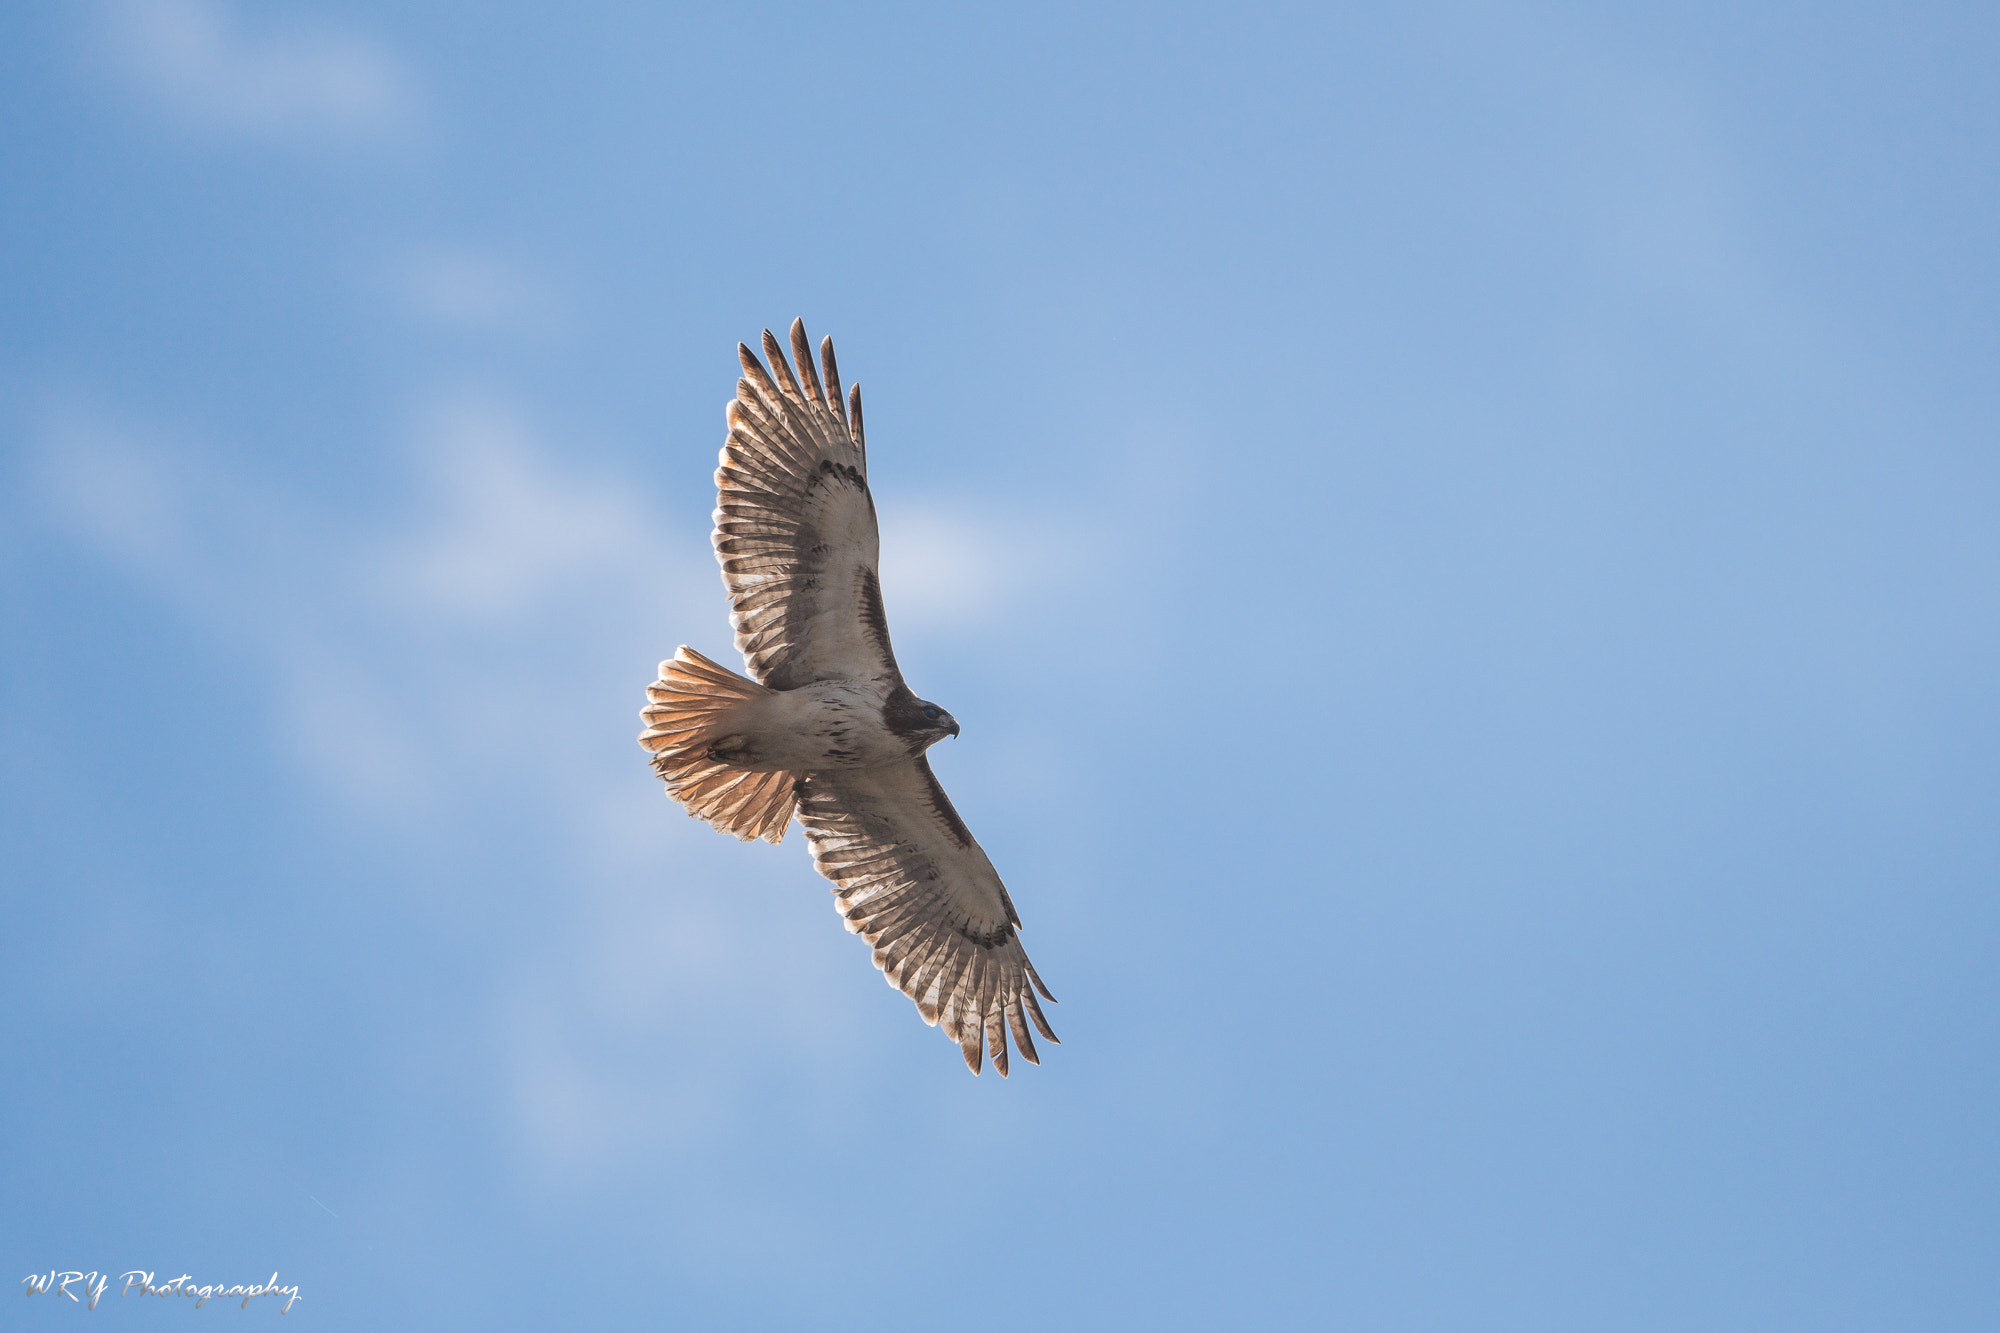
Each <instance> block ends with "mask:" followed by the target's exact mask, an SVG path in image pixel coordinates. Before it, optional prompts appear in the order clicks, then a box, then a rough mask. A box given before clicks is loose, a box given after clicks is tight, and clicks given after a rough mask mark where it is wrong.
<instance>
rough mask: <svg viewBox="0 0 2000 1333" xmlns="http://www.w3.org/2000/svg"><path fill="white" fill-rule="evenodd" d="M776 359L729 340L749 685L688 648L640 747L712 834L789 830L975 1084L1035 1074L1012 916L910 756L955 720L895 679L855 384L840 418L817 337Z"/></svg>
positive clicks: (729, 486) (728, 564)
mask: <svg viewBox="0 0 2000 1333" xmlns="http://www.w3.org/2000/svg"><path fill="white" fill-rule="evenodd" d="M791 333H792V355H793V358H794V359H795V360H796V361H797V363H798V373H797V374H796V375H794V374H793V372H792V365H791V363H789V362H787V361H786V360H785V353H784V349H783V347H781V346H780V345H779V342H778V340H777V339H776V338H774V337H773V336H771V332H770V330H768V329H766V330H765V331H764V354H765V356H766V357H768V358H769V360H770V368H769V369H768V370H767V369H766V368H765V366H764V363H763V362H761V361H759V360H758V359H757V356H756V354H755V353H754V352H752V351H751V350H750V349H749V348H748V347H746V346H744V345H743V344H741V343H738V344H737V348H736V351H737V356H738V359H739V360H741V362H742V364H743V378H742V379H740V380H738V381H737V382H736V397H735V399H734V400H733V401H732V402H731V403H730V404H729V410H728V418H729V439H728V442H727V443H725V444H724V445H723V446H722V460H721V466H720V467H719V468H717V469H716V473H715V485H716V492H717V494H716V504H715V533H714V538H713V540H714V543H715V557H716V559H717V560H719V561H720V562H721V564H722V583H723V587H724V588H725V589H726V590H727V592H728V594H729V606H730V610H729V623H730V625H731V627H732V628H733V629H734V630H735V631H736V647H737V650H738V651H740V652H741V653H742V654H743V660H744V664H745V666H746V667H747V668H748V670H749V672H750V675H751V677H753V679H745V678H744V677H742V676H739V675H737V674H736V673H735V672H734V671H731V670H729V669H728V668H727V667H724V666H720V665H718V664H717V663H715V662H712V661H710V660H709V659H708V658H706V657H703V656H702V655H701V654H700V653H697V652H695V651H694V650H693V649H691V648H687V647H682V648H678V649H676V650H675V652H674V655H673V657H672V658H671V659H670V660H668V661H665V662H662V663H660V678H659V679H658V680H656V681H654V682H653V683H652V684H651V685H650V686H648V687H647V690H646V695H647V698H648V700H649V701H650V702H648V704H647V705H646V707H645V709H644V710H643V711H642V712H641V714H640V716H641V717H642V718H644V719H645V722H646V730H645V732H644V733H643V734H641V735H640V737H639V744H641V745H643V746H645V747H646V749H648V750H650V751H651V752H652V756H653V768H654V769H655V770H656V771H657V772H658V773H659V775H660V776H661V777H662V778H664V779H665V780H666V783H667V790H668V791H669V792H670V793H672V795H673V797H674V799H675V800H677V801H679V802H680V803H681V804H682V805H684V806H686V807H687V812H688V813H689V814H690V815H693V816H695V817H696V818H699V819H705V820H707V821H708V822H709V823H711V824H713V825H714V826H715V827H716V828H718V829H720V830H722V831H723V832H725V833H734V834H736V835H737V836H738V837H740V838H742V839H744V840H745V841H748V840H750V839H752V838H763V839H765V840H766V841H768V842H774V843H775V842H780V841H782V840H783V839H784V836H785V829H786V826H787V825H788V824H790V822H791V819H792V816H793V815H794V814H796V815H797V816H798V819H799V822H800V823H801V824H803V825H805V830H806V842H807V843H808V844H809V845H810V847H811V849H812V857H813V864H814V865H815V866H816V867H817V868H818V869H819V872H820V874H822V875H824V876H826V877H827V878H828V879H830V880H832V881H833V885H834V889H833V894H834V899H835V901H836V903H837V904H838V906H839V910H840V914H841V916H842V918H843V919H844V920H845V921H846V923H847V928H848V930H850V931H852V932H853V933H855V934H857V935H860V936H861V937H862V938H864V939H866V940H867V941H868V943H869V944H871V945H872V946H874V950H875V966H876V967H878V968H880V969H881V970H882V974H883V976H884V977H885V978H886V979H887V980H888V982H889V984H890V985H892V986H895V987H896V988H897V989H899V990H901V991H902V992H903V994H905V995H907V996H909V997H910V998H911V999H912V1000H914V1001H916V1005H917V1012H918V1013H920V1014H922V1015H923V1019H924V1021H925V1022H926V1023H929V1024H932V1025H933V1026H937V1027H941V1028H943V1030H944V1032H945V1034H946V1035H947V1036H949V1037H951V1038H952V1039H953V1040H954V1041H956V1042H957V1043H958V1045H959V1050H960V1052H961V1053H962V1054H963V1055H964V1056H965V1063H966V1065H967V1067H968V1068H970V1069H971V1070H972V1072H973V1073H974V1074H977V1073H978V1072H979V1066H980V1049H981V1046H982V1039H983V1045H984V1047H985V1050H986V1052H987V1054H989V1055H990V1056H991V1057H992V1060H993V1067H994V1068H995V1069H997V1070H999V1071H1000V1074H1001V1076H1002V1077H1003V1078H1004V1077H1005V1076H1006V1074H1007V1034H1008V1033H1009V1032H1010V1031H1011V1032H1012V1033H1013V1035H1014V1040H1015V1042H1016V1044H1017V1045H1018V1046H1019V1047H1020V1051H1021V1054H1022V1055H1023V1056H1024V1057H1026V1058H1027V1060H1028V1061H1029V1062H1030V1063H1032V1064H1040V1063H1041V1059H1040V1057H1039V1056H1037V1055H1036V1053H1035V1043H1034V1041H1033V1040H1032V1039H1031V1038H1030V1037H1029V1035H1028V1024H1029V1022H1032V1023H1033V1024H1034V1025H1035V1028H1036V1030H1037V1031H1039V1032H1040V1033H1041V1034H1042V1035H1043V1036H1044V1037H1046V1038H1048V1039H1049V1040H1050V1041H1055V1040H1056V1034H1055V1033H1054V1032H1053V1031H1051V1030H1050V1028H1049V1023H1048V1020H1047V1019H1046V1018H1045V1017H1043V1015H1042V1007H1041V1005H1040V1004H1039V1003H1038V1002H1037V1001H1036V999H1035V992H1036V991H1037V990H1039V991H1040V992H1041V993H1042V995H1043V996H1044V997H1045V998H1047V999H1049V1000H1051V1001H1053V1000H1054V999H1055V996H1053V995H1050V994H1049V990H1048V987H1046V986H1044V985H1043V984H1042V979H1041V977H1039V976H1037V975H1036V974H1035V968H1034V965H1033V964H1032V963H1030V962H1029V961H1028V955H1027V954H1026V953H1025V952H1024V951H1023V950H1022V948H1021V939H1020V934H1019V931H1020V927H1021V918H1020V916H1019V915H1018V914H1016V912H1015V911H1014V903H1013V900H1012V899H1011V898H1009V897H1008V896H1007V889H1006V886H1005V885H1003V884H1002V883H1001V882H1000V876H999V875H998V874H997V873H996V872H995V871H994V869H993V863H992V862H991V861H989V860H987V858H986V853H985V852H984V851H982V850H981V849H980V846H979V843H978V842H977V841H976V840H975V839H974V838H973V836H972V831H971V830H970V829H968V828H966V826H965V821H964V820H962V819H960V818H959V817H958V811H956V810H954V809H953V808H952V804H951V800H950V798H949V797H947V796H946V795H945V794H944V788H943V787H941V786H939V785H938V780H937V778H936V776H934V775H933V774H932V772H931V766H930V763H929V761H928V760H926V759H925V758H924V751H925V750H928V749H929V748H930V747H931V746H932V745H934V744H936V743H937V742H938V741H941V740H943V739H944V738H945V737H946V736H956V735H958V723H957V721H956V720H954V719H953V717H952V715H951V714H950V713H947V712H946V711H945V710H944V709H942V708H940V707H939V706H938V705H936V704H934V703H931V702H930V701H928V700H925V699H920V698H918V697H917V696H916V694H914V693H913V692H912V691H911V689H910V687H909V686H908V685H906V684H905V683H904V682H903V673H902V671H901V670H899V669H898V668H897V666H896V654H895V653H894V652H893V651H891V649H890V647H889V621H888V618H887V616H886V615H885V614H884V613H883V610H882V585H881V580H880V577H879V575H878V573H877V570H876V564H877V548H878V545H879V543H878V540H877V535H876V527H875V501H874V499H873V497H872V496H871V495H870V494H869V491H868V448H867V444H866V442H865V439H864V436H863V434H862V430H861V389H860V386H859V385H856V386H855V387H854V388H853V389H851V390H850V391H849V392H848V394H847V397H846V399H845V401H843V400H842V397H841V391H840V373H839V371H838V370H837V369H836V367H835V364H834V359H833V339H831V338H828V339H826V340H825V341H824V342H822V343H821V344H820V349H819V352H820V355H819V360H820V368H821V371H823V372H824V377H823V378H822V375H821V374H820V373H816V372H815V371H814V368H813V357H812V345H811V344H810V343H809V342H808V341H807V339H806V331H805V324H804V322H803V321H799V320H794V321H793V322H792V330H791Z"/></svg>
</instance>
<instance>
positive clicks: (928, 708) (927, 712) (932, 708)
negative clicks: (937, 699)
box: [924, 704, 938, 722]
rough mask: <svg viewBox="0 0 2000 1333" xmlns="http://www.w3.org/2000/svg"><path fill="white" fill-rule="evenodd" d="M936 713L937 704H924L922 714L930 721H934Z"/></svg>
mask: <svg viewBox="0 0 2000 1333" xmlns="http://www.w3.org/2000/svg"><path fill="white" fill-rule="evenodd" d="M937 715H938V706H937V705H936V704H925V705H924V716H925V717H927V718H929V719H930V720H931V721H933V722H935V721H937Z"/></svg>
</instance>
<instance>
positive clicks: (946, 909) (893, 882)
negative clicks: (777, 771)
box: [798, 758, 1056, 1077]
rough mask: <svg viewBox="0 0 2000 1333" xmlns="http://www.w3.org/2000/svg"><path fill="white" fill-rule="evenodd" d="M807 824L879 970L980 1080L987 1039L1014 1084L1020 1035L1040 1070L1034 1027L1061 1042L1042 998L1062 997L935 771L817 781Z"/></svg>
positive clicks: (805, 812)
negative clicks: (1035, 958)
mask: <svg viewBox="0 0 2000 1333" xmlns="http://www.w3.org/2000/svg"><path fill="white" fill-rule="evenodd" d="M798 816H799V821H800V822H801V823H802V824H804V825H805V828H806V841H807V843H808V844H809V845H810V846H811V847H812V854H813V864H814V865H815V866H817V867H818V868H819V872H820V874H822V875H825V876H826V877H827V878H828V879H830V880H832V881H833V883H834V886H835V887H834V897H835V899H836V901H837V902H838V903H839V906H840V914H841V916H842V917H844V918H845V919H846V922H847V928H848V929H849V930H851V931H853V932H854V933H855V934H857V935H860V936H861V937H862V938H864V939H866V940H867V941H868V942H869V944H871V945H873V946H874V948H875V966H877V967H879V968H881V969H882V974H883V976H884V977H886V978H887V979H888V981H889V984H890V985H892V986H894V987H896V988H897V989H898V990H900V991H902V992H903V994H905V995H907V996H909V997H910V998H911V999H912V1000H914V1001H916V1005H917V1011H918V1012H919V1013H921V1014H922V1015H923V1017H924V1021H925V1022H926V1023H932V1024H936V1025H937V1026H939V1027H941V1028H943V1029H944V1031H945V1033H946V1034H947V1035H948V1036H950V1037H951V1038H952V1039H953V1040H954V1041H956V1042H958V1044H959V1050H960V1052H961V1053H962V1054H963V1055H964V1056H965V1063H966V1064H967V1066H969V1067H970V1068H971V1070H972V1072H973V1073H975V1074H976V1073H978V1072H979V1065H980V1045H981V1040H982V1038H983V1039H984V1043H985V1049H986V1052H987V1054H989V1055H990V1056H991V1057H992V1059H993V1067H994V1068H995V1069H997V1070H998V1071H999V1072H1000V1074H1001V1076H1002V1077H1005V1075H1006V1073H1007V1034H1008V1033H1009V1032H1010V1031H1011V1032H1012V1033H1013V1034H1014V1040H1015V1042H1016V1043H1017V1044H1018V1045H1019V1046H1020V1048H1021V1054H1022V1055H1023V1056H1024V1057H1026V1058H1027V1060H1028V1061H1029V1063H1031V1064H1040V1063H1041V1059H1040V1057H1039V1056H1038V1055H1036V1053H1035V1043H1034V1041H1033V1040H1032V1039H1031V1038H1030V1037H1029V1035H1028V1023H1029V1022H1033V1023H1034V1025H1035V1027H1036V1029H1038V1030H1039V1031H1040V1032H1041V1034H1042V1035H1043V1036H1044V1037H1047V1038H1048V1039H1049V1040H1050V1041H1055V1040H1056V1034H1055V1033H1054V1032H1053V1031H1051V1030H1050V1028H1049V1024H1048V1020H1047V1019H1046V1018H1044V1017H1043V1016H1042V1007H1041V1005H1040V1004H1039V1003H1038V1002H1037V1001H1036V999H1035V992H1036V991H1037V990H1040V991H1041V993H1042V995H1043V996H1045V997H1046V998H1047V999H1049V1000H1051V1001H1053V1000H1054V999H1055V996H1053V995H1050V994H1049V991H1048V987H1046V986H1044V985H1042V979H1041V978H1040V977H1039V976H1037V975H1036V974H1035V968H1034V964H1032V963H1030V962H1029V961H1028V955H1027V953H1026V952H1025V951H1023V950H1022V948H1021V939H1020V935H1019V927H1020V924H1021V920H1020V918H1019V917H1018V916H1017V915H1015V912H1014V904H1013V902H1012V901H1011V900H1010V899H1009V898H1008V897H1007V889H1006V886H1005V885H1003V884H1002V883H1001V882H1000V876H999V874H998V873H997V872H995V871H994V869H993V863H992V862H991V861H989V860H987V859H986V853H985V852H984V851H982V850H981V849H980V846H979V843H978V842H977V841H975V840H974V838H973V836H972V833H971V831H970V830H968V829H967V828H966V827H965V822H964V821H963V820H961V819H960V818H959V817H958V812H957V811H956V810H954V809H952V805H951V800H950V798H949V797H947V796H946V795H945V794H944V788H943V787H941V786H939V785H938V780H937V778H936V776H935V775H934V774H932V772H931V766H930V764H929V762H928V761H926V760H924V759H922V758H918V759H914V760H912V761H911V762H909V763H907V764H885V765H882V766H880V767H877V768H865V769H844V770H829V771H826V772H819V773H809V774H807V775H806V777H805V778H804V780H803V781H802V783H801V784H800V801H799V808H798Z"/></svg>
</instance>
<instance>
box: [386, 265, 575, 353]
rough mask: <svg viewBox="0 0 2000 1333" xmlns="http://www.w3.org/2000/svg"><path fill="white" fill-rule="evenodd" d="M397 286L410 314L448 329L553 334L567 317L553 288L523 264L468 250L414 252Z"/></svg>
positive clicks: (404, 267) (398, 274) (399, 270)
mask: <svg viewBox="0 0 2000 1333" xmlns="http://www.w3.org/2000/svg"><path fill="white" fill-rule="evenodd" d="M397 287H398V295H399V297H400V298H401V303H402V305H403V307H404V309H406V310H407V311H408V312H409V313H410V314H412V315H414V316H416V317H417V318H418V319H420V320H422V321H424V322H425V323H427V324H431V325H435V326H437V327H440V328H446V329H456V330H462V331H466V332H474V333H503V334H547V333H549V332H551V331H553V330H555V329H558V328H560V327H561V326H562V324H563V322H564V318H565V315H566V314H567V312H566V310H565V309H564V302H563V300H562V296H561V293H559V292H558V291H557V290H556V288H555V287H554V285H553V284H551V283H549V282H548V281H546V280H545V279H543V278H541V277H539V276H538V275H536V274H535V273H533V272H531V271H530V270H528V269H527V268H526V267H524V266H523V265H521V264H519V263H515V262H512V261H510V260H507V259H504V258H502V257H501V256H499V255H497V254H493V253H491V252H489V251H482V250H476V249H470V248H466V247H462V246H435V247H430V248H426V249H421V250H418V251H416V252H414V253H412V254H411V255H409V256H408V257H407V258H406V259H405V260H404V261H403V262H402V263H401V264H400V265H399V266H398V272H397Z"/></svg>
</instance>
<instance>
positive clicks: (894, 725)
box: [882, 685, 958, 754]
mask: <svg viewBox="0 0 2000 1333" xmlns="http://www.w3.org/2000/svg"><path fill="white" fill-rule="evenodd" d="M882 725H883V726H885V727H887V728H888V729H889V730H890V731H892V732H894V733H895V734H896V735H898V736H900V737H902V738H903V741H904V743H905V744H907V745H908V746H909V747H910V753H911V754H922V753H923V752H924V751H925V750H928V749H930V748H931V746H933V745H936V744H937V743H938V742H939V741H941V740H943V739H944V738H945V737H947V736H956V735H958V719H957V718H955V717H953V716H952V715H951V714H950V713H947V712H945V711H944V709H942V708H940V707H938V706H937V705H936V704H934V703H932V702H931V701H930V700H928V699H919V698H918V697H917V696H916V695H915V694H913V693H911V692H910V687H909V686H907V685H904V686H902V687H900V688H898V689H897V691H896V692H895V693H894V694H892V695H890V696H889V698H888V701H887V702H885V703H884V704H883V705H882Z"/></svg>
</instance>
